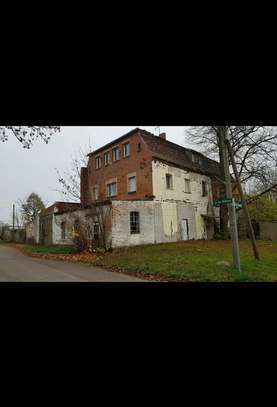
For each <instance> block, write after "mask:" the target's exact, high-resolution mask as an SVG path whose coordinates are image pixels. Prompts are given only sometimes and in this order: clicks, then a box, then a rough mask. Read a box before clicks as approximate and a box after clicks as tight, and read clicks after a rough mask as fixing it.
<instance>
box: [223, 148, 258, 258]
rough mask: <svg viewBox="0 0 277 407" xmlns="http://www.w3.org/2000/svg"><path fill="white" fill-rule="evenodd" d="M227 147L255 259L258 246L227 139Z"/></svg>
mask: <svg viewBox="0 0 277 407" xmlns="http://www.w3.org/2000/svg"><path fill="white" fill-rule="evenodd" d="M227 147H228V151H229V155H230V159H231V163H232V167H233V171H234V174H235V177H236V183H237V187H238V190H239V194H240V199H241V203H242V208H243V211H244V215H245V217H246V220H247V224H248V229H249V234H250V239H251V243H252V248H253V252H254V256H255V258H256V259H257V260H260V256H259V252H258V247H257V243H256V239H255V233H254V230H253V226H252V223H251V218H250V215H249V211H248V208H247V203H246V201H245V198H244V195H243V190H242V186H241V183H240V179H239V173H238V170H237V166H236V163H235V158H234V153H233V150H232V147H231V143H230V141H229V140H227Z"/></svg>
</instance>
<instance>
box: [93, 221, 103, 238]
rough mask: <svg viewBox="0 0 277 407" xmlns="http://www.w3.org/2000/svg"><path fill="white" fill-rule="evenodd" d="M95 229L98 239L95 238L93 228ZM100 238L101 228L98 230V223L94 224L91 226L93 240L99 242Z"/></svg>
mask: <svg viewBox="0 0 277 407" xmlns="http://www.w3.org/2000/svg"><path fill="white" fill-rule="evenodd" d="M96 227H97V229H98V238H95V236H96V233H95V228H96ZM100 236H101V228H100V223H99V222H94V224H93V240H94V241H97V242H99V240H100Z"/></svg>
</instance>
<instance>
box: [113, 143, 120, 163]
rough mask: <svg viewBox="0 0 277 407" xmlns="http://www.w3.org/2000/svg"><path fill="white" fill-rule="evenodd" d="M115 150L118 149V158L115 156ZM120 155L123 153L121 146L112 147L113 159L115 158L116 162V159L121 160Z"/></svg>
mask: <svg viewBox="0 0 277 407" xmlns="http://www.w3.org/2000/svg"><path fill="white" fill-rule="evenodd" d="M115 151H118V158H116V159H115V158H114V152H115ZM120 156H121V153H120V148H119V146H116V147H113V148H112V159H113V162H116V161H119V160H120Z"/></svg>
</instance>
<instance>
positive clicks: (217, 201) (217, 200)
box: [214, 198, 232, 206]
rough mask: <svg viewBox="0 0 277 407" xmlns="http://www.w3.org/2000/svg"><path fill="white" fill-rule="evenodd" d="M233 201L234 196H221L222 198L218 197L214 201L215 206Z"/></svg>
mask: <svg viewBox="0 0 277 407" xmlns="http://www.w3.org/2000/svg"><path fill="white" fill-rule="evenodd" d="M229 203H232V198H221V199H216V200H215V201H214V206H220V205H224V204H229Z"/></svg>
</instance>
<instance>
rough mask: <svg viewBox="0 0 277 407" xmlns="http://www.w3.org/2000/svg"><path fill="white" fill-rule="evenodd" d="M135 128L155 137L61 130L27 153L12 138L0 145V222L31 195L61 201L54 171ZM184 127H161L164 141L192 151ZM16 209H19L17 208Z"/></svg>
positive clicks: (113, 130) (105, 129) (111, 129)
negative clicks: (140, 133) (78, 154)
mask: <svg viewBox="0 0 277 407" xmlns="http://www.w3.org/2000/svg"><path fill="white" fill-rule="evenodd" d="M135 127H140V128H142V129H145V130H148V131H150V132H152V133H154V134H158V131H157V130H155V127H154V126H124V127H123V126H102V127H96V126H92V127H71V126H70V127H62V128H61V132H60V133H58V134H56V135H54V136H53V137H52V139H51V141H50V142H49V144H45V143H44V142H43V141H41V140H38V141H36V142H35V143H34V144H33V146H32V148H31V149H30V150H26V149H23V148H22V146H21V144H20V143H19V142H18V141H17V140H16V139H15V137H14V136H13V135H11V136H10V137H9V140H8V141H7V142H5V143H1V144H0V221H3V222H7V223H9V224H11V222H12V216H11V215H12V205H13V203H15V204H16V205H17V203H18V201H19V200H24V199H26V198H27V197H28V195H29V194H30V193H31V192H35V193H37V194H39V195H40V196H41V197H42V199H43V201H44V202H45V204H46V205H47V206H49V205H51V204H52V203H54V202H55V201H61V200H63V197H62V195H61V194H60V193H59V192H57V191H56V190H57V189H59V184H58V182H57V175H56V172H55V168H58V169H59V170H63V169H67V168H69V167H70V159H71V156H72V154H73V153H74V152H75V151H78V149H79V147H82V148H83V149H84V150H87V148H88V145H89V143H90V145H92V147H93V149H97V148H99V147H101V146H103V145H104V144H106V143H108V142H110V141H112V140H113V139H116V138H117V137H120V136H122V135H123V134H125V133H127V132H128V131H130V130H132V129H133V128H135ZM185 129H186V128H185V127H173V126H171V127H162V126H161V127H160V131H161V132H166V134H167V139H168V140H169V141H172V142H174V143H177V144H181V145H183V146H184V145H186V146H188V147H191V146H190V145H189V144H188V143H187V142H185V136H184V134H185ZM17 208H18V209H19V205H17Z"/></svg>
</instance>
